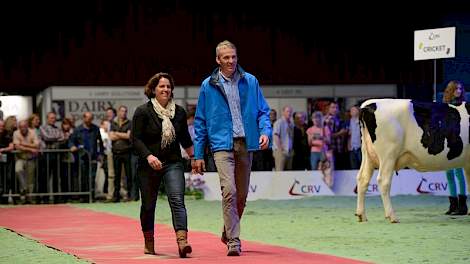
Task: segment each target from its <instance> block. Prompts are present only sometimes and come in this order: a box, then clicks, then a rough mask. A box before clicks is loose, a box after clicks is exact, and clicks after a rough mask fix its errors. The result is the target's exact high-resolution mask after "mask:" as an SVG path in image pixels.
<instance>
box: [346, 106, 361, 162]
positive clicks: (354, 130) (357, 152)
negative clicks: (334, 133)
mask: <svg viewBox="0 0 470 264" xmlns="http://www.w3.org/2000/svg"><path fill="white" fill-rule="evenodd" d="M350 113H351V119H350V120H349V133H348V151H349V161H350V165H351V169H353V170H357V169H359V167H360V166H361V160H362V153H361V127H360V125H359V107H358V106H353V107H351V109H350Z"/></svg>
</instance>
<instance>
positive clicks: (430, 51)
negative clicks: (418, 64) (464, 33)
mask: <svg viewBox="0 0 470 264" xmlns="http://www.w3.org/2000/svg"><path fill="white" fill-rule="evenodd" d="M453 57H455V27H447V28H435V29H427V30H416V31H415V40H414V58H415V60H430V59H442V58H453Z"/></svg>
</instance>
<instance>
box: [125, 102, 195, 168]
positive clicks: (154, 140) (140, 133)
mask: <svg viewBox="0 0 470 264" xmlns="http://www.w3.org/2000/svg"><path fill="white" fill-rule="evenodd" d="M171 123H172V124H173V127H174V128H175V134H176V139H175V140H174V141H173V142H172V143H171V144H170V145H169V146H167V147H166V148H165V149H163V150H162V148H161V141H162V119H161V118H159V117H158V115H157V113H155V110H154V109H153V105H152V102H150V101H148V102H147V103H146V104H143V105H141V106H139V107H138V108H137V109H136V110H135V112H134V116H133V118H132V129H131V142H132V146H133V149H134V152H135V153H136V154H137V156H139V160H140V161H141V162H144V161H145V163H146V161H147V156H148V155H150V154H152V155H154V156H155V157H157V158H158V159H159V160H160V161H162V162H176V161H180V160H181V159H182V157H181V149H180V146H179V145H180V144H181V146H183V148H189V147H191V146H192V145H193V142H192V141H191V136H190V135H189V132H188V125H187V123H186V111H184V109H183V108H182V107H181V106H179V105H176V109H175V116H174V118H173V119H171Z"/></svg>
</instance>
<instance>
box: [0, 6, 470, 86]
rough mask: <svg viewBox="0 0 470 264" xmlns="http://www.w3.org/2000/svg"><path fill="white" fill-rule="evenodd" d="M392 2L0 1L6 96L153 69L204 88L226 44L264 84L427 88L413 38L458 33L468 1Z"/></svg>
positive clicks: (122, 79) (1, 81)
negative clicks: (436, 30) (439, 31)
mask: <svg viewBox="0 0 470 264" xmlns="http://www.w3.org/2000/svg"><path fill="white" fill-rule="evenodd" d="M201 2H203V4H201ZM356 2H357V1H356ZM388 3H389V4H390V5H391V4H392V3H393V4H394V5H393V6H387V4H384V3H381V5H382V6H381V7H378V6H373V5H370V6H367V7H366V6H358V5H351V4H350V5H347V6H345V5H342V4H341V3H340V2H339V1H336V2H334V3H331V4H330V5H328V6H315V2H312V3H310V4H309V5H313V6H314V7H309V6H307V5H306V4H305V2H303V1H297V0H293V1H284V2H283V3H279V4H278V3H275V2H264V1H261V2H257V1H233V2H230V4H224V3H222V2H220V1H219V2H215V1H214V2H211V1H187V2H186V1H114V0H109V1H104V0H101V1H100V0H97V1H21V0H19V1H6V2H5V1H2V3H1V4H0V32H1V41H0V92H8V93H19V94H29V93H36V92H37V91H40V90H42V89H44V88H46V87H48V86H51V85H144V84H145V82H146V81H147V79H148V78H150V77H151V76H152V75H153V74H154V73H156V72H158V71H169V72H170V73H172V74H173V75H174V77H175V80H176V84H177V85H199V84H200V82H201V81H202V79H203V78H204V77H206V76H207V74H208V73H209V72H210V71H211V70H212V68H214V67H215V55H214V47H215V45H216V44H217V43H218V42H220V41H222V40H224V39H229V40H231V41H232V42H234V43H235V44H236V45H237V47H238V55H239V62H240V64H241V65H242V66H243V67H244V68H245V69H246V70H247V71H249V72H252V73H254V74H255V75H256V76H257V77H258V78H259V79H260V82H261V83H263V84H325V83H336V84H346V83H399V84H400V83H401V84H406V83H427V82H431V81H432V78H433V76H432V63H431V62H429V61H421V62H414V61H413V50H412V45H413V44H412V43H413V31H414V30H416V29H426V28H433V27H442V26H452V25H453V23H454V22H453V19H452V18H453V17H454V16H460V17H461V16H466V15H468V14H470V13H468V12H467V11H466V10H465V9H463V7H464V4H463V3H464V1H450V2H449V1H448V2H446V5H445V6H438V7H435V6H434V7H433V9H432V10H427V11H423V10H421V9H413V10H411V9H410V8H407V7H406V5H398V4H397V3H396V2H392V1H388ZM469 17H470V15H469Z"/></svg>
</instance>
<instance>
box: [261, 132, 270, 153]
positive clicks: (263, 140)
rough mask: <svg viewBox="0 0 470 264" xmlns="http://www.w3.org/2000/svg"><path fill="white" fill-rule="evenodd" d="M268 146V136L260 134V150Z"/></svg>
mask: <svg viewBox="0 0 470 264" xmlns="http://www.w3.org/2000/svg"><path fill="white" fill-rule="evenodd" d="M268 146H269V138H268V136H266V135H261V136H260V137H259V148H260V149H261V150H264V149H267V148H268Z"/></svg>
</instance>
